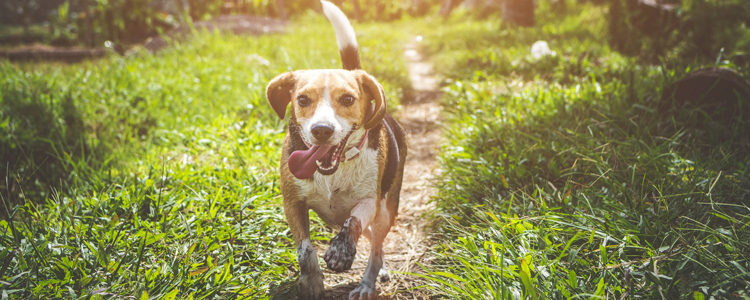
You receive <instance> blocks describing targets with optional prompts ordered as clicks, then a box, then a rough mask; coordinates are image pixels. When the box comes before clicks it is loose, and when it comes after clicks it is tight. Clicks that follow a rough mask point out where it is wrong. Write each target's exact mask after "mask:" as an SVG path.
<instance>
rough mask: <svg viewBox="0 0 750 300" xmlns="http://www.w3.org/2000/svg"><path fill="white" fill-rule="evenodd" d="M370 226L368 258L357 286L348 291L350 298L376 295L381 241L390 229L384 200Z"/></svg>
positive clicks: (358, 298) (381, 261) (381, 248)
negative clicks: (370, 238)
mask: <svg viewBox="0 0 750 300" xmlns="http://www.w3.org/2000/svg"><path fill="white" fill-rule="evenodd" d="M370 228H371V229H372V240H370V260H369V261H368V263H367V269H365V275H364V276H363V277H362V281H360V283H359V285H358V286H357V288H355V289H354V290H353V291H351V293H349V299H350V300H370V299H375V298H377V296H378V294H377V290H376V287H375V285H376V283H377V279H378V276H379V275H380V270H381V268H382V267H383V241H384V240H385V237H386V235H388V231H389V230H390V229H391V220H390V213H389V212H388V209H386V207H385V201H382V202H381V208H380V210H379V213H378V215H377V216H375V220H373V222H372V224H371V225H370Z"/></svg>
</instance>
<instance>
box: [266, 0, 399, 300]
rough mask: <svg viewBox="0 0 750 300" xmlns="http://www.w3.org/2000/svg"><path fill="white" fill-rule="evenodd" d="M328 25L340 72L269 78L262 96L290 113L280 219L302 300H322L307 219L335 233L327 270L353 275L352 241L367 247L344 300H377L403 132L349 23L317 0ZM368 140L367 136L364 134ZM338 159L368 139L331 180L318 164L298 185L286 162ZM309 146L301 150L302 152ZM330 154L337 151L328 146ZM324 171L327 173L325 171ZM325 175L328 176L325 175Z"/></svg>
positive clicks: (396, 199)
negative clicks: (312, 151)
mask: <svg viewBox="0 0 750 300" xmlns="http://www.w3.org/2000/svg"><path fill="white" fill-rule="evenodd" d="M321 2H322V4H323V12H324V13H325V14H326V16H327V17H328V19H329V20H330V21H331V23H332V25H333V27H334V30H335V31H336V38H337V42H338V46H339V51H340V52H341V57H342V62H343V66H344V69H343V70H299V71H293V72H289V73H285V74H281V75H279V76H277V77H276V78H274V79H273V80H272V81H271V82H270V83H269V84H268V87H267V89H266V96H267V98H268V101H269V103H270V104H271V106H272V107H273V108H274V110H275V111H276V113H277V114H278V116H279V117H280V118H282V119H283V118H284V115H285V114H286V110H287V106H288V104H289V103H290V102H291V104H292V109H291V110H290V113H291V116H290V119H289V127H288V129H287V134H286V138H285V139H284V147H283V149H282V156H281V166H280V172H281V191H282V194H283V196H284V214H285V215H286V219H287V222H288V223H289V228H290V229H291V232H292V235H293V237H294V241H295V243H296V246H297V259H298V262H299V267H300V272H301V274H300V278H299V292H298V295H299V297H300V298H301V299H320V298H322V296H323V293H324V287H323V275H322V273H321V271H320V268H319V267H318V258H317V255H316V253H315V249H314V248H313V246H312V243H311V241H310V225H309V217H308V212H309V210H310V209H312V210H314V211H315V212H316V213H317V214H318V216H320V218H321V219H322V220H323V221H324V222H325V223H326V224H328V225H329V226H331V227H333V228H334V229H335V230H340V231H339V233H338V234H337V235H336V236H335V237H334V238H333V239H331V242H330V247H329V249H328V251H326V254H325V256H324V259H325V261H326V265H327V267H328V268H329V269H331V270H333V271H336V272H341V271H345V270H349V269H351V265H352V261H353V260H354V257H355V254H356V251H357V249H356V246H357V240H358V239H359V237H360V235H364V236H365V237H367V238H368V239H369V240H370V243H371V249H370V259H369V261H368V264H367V269H366V270H365V273H364V276H363V278H362V281H361V282H360V283H359V285H358V286H357V288H355V289H354V290H353V291H351V293H350V294H349V299H374V298H375V297H377V292H376V287H375V285H376V281H377V280H376V279H377V278H378V277H379V275H380V276H383V275H386V276H387V273H385V268H384V266H383V240H384V239H385V237H386V235H387V234H388V232H389V231H390V228H391V226H392V225H393V223H394V220H395V218H396V214H397V213H398V203H399V193H400V191H401V181H402V175H403V170H404V160H405V158H406V140H405V135H404V130H403V128H402V127H401V125H399V124H398V123H397V122H396V120H394V119H393V117H391V116H390V115H389V114H388V113H387V112H386V101H385V93H384V92H383V87H382V86H381V85H380V83H378V81H377V80H376V79H375V78H373V77H372V76H370V75H369V74H367V73H366V72H365V71H362V70H361V67H360V61H359V53H358V46H357V41H356V38H355V34H354V29H353V28H352V26H351V24H350V23H349V20H348V19H347V18H346V16H345V15H344V14H343V12H341V10H339V9H338V8H337V7H336V6H335V5H333V4H331V3H330V2H327V1H321ZM366 129H369V133H368V134H367V136H366V137H365V130H366ZM347 134H351V135H350V136H349V137H348V140H346V142H345V145H344V146H342V147H341V149H342V152H345V151H347V149H351V148H352V147H356V146H357V145H359V144H360V142H361V141H362V138H363V137H364V138H366V141H364V146H363V147H362V149H361V151H360V153H359V154H358V155H357V156H356V157H355V158H353V159H352V160H349V161H341V162H340V163H339V165H338V168H337V169H334V172H333V174H329V175H324V174H322V173H321V172H323V171H325V170H321V167H320V164H319V167H318V169H317V170H316V171H315V173H314V174H313V175H312V177H310V178H308V179H298V178H296V177H295V176H294V175H293V174H292V173H291V171H290V169H289V156H290V155H291V153H292V152H294V151H297V150H306V149H308V146H307V145H311V146H316V145H317V146H324V145H339V146H341V145H340V144H342V142H343V141H344V139H346V136H347ZM306 144H307V145H306ZM334 148H336V146H334ZM323 169H325V167H323ZM323 173H328V172H323Z"/></svg>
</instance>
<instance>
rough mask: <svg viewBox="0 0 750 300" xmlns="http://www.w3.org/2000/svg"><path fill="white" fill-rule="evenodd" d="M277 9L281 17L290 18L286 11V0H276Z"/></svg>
mask: <svg viewBox="0 0 750 300" xmlns="http://www.w3.org/2000/svg"><path fill="white" fill-rule="evenodd" d="M276 11H278V12H279V18H280V19H282V20H287V19H289V15H288V14H287V12H286V5H284V0H276Z"/></svg>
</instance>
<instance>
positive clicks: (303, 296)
mask: <svg viewBox="0 0 750 300" xmlns="http://www.w3.org/2000/svg"><path fill="white" fill-rule="evenodd" d="M324 292H325V286H324V285H323V274H314V275H302V276H300V278H299V286H298V288H297V296H298V297H299V299H300V300H319V299H323V294H324Z"/></svg>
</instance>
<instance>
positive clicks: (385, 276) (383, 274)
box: [362, 227, 391, 282]
mask: <svg viewBox="0 0 750 300" xmlns="http://www.w3.org/2000/svg"><path fill="white" fill-rule="evenodd" d="M362 235H363V236H364V237H366V238H367V241H368V242H370V244H372V231H370V227H367V228H365V229H364V230H362ZM378 279H380V282H386V281H390V280H391V272H389V271H388V269H387V268H386V264H385V260H383V266H382V267H380V272H379V273H378Z"/></svg>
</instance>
